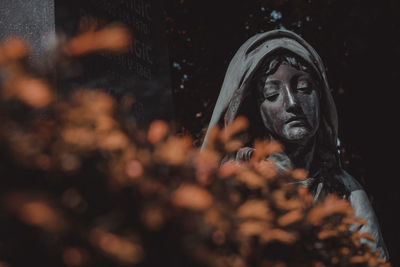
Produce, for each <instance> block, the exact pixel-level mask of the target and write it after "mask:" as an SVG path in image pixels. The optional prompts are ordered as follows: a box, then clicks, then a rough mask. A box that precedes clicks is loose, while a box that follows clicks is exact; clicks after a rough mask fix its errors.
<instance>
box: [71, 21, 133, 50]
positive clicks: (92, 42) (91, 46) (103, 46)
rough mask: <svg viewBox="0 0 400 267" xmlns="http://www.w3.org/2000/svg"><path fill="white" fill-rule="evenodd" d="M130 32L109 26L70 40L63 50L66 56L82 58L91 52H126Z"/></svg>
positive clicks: (126, 29) (122, 27)
mask: <svg viewBox="0 0 400 267" xmlns="http://www.w3.org/2000/svg"><path fill="white" fill-rule="evenodd" d="M131 43H132V39H131V33H130V30H129V29H128V28H126V27H124V26H121V25H111V26H108V27H105V28H103V29H101V30H98V31H93V30H92V31H88V32H85V33H82V34H80V35H78V36H77V37H75V38H73V39H72V40H70V41H69V42H68V43H67V44H66V45H65V48H64V51H65V53H66V54H67V55H68V56H82V55H85V54H87V53H91V52H98V51H111V52H126V51H128V49H129V47H130V46H131Z"/></svg>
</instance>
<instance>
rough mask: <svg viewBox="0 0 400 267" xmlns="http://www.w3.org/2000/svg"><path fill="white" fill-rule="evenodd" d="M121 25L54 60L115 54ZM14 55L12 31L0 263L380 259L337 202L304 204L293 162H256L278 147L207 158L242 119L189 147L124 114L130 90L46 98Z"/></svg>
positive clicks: (37, 79) (2, 112)
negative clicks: (283, 169) (239, 158)
mask: <svg viewBox="0 0 400 267" xmlns="http://www.w3.org/2000/svg"><path fill="white" fill-rule="evenodd" d="M105 33H107V34H111V36H112V37H113V40H117V41H118V42H120V43H118V42H117V44H116V43H114V42H112V43H110V42H109V40H108V38H105V37H104V36H105V35H106V34H105ZM119 34H122V35H121V36H120V35H119ZM123 34H124V31H123V29H115V28H113V29H106V31H100V32H97V33H90V34H87V33H86V34H84V35H82V36H78V37H76V38H75V39H73V40H71V41H68V42H67V43H66V44H63V45H62V47H61V49H60V51H59V53H60V54H61V56H59V57H57V58H58V59H63V60H67V59H66V57H67V55H70V56H79V55H82V54H84V53H88V52H94V51H98V50H104V49H111V50H112V51H115V50H119V49H122V50H123V48H124V47H125V45H124V44H125V42H128V41H129V38H125V37H124V36H123ZM80 42H81V43H80ZM27 54H28V48H27V46H26V45H25V44H24V43H23V42H22V41H21V40H18V39H13V40H9V41H8V42H6V43H4V44H2V45H1V46H0V64H1V65H0V70H1V80H2V84H1V95H0V96H1V99H0V101H1V105H0V121H1V124H0V145H1V150H0V266H12V267H14V266H96V267H97V266H132V265H135V266H237V267H242V266H243V267H245V266H380V265H381V266H384V265H385V263H384V262H383V260H382V259H380V258H379V257H378V255H377V253H374V252H372V251H371V250H370V248H369V247H368V246H367V245H365V244H362V243H360V238H366V239H371V238H372V237H371V236H370V235H368V234H360V233H359V232H357V231H355V232H350V231H349V230H348V228H349V226H350V225H352V224H354V223H358V224H360V225H361V224H363V223H365V222H363V221H362V220H360V219H357V218H354V217H353V210H352V208H351V207H350V205H349V203H348V202H347V201H345V200H342V199H338V198H337V197H336V196H334V195H332V196H329V197H328V198H327V199H326V200H325V202H323V203H318V204H315V205H314V204H313V202H312V198H311V196H310V194H309V193H308V192H307V190H306V189H305V188H302V187H298V186H296V185H295V184H294V183H292V182H293V181H296V180H301V179H304V178H305V176H306V174H305V173H304V171H302V170H293V171H292V172H287V173H284V174H279V175H277V172H276V169H275V166H274V165H273V164H271V163H270V162H268V161H266V160H264V159H265V158H266V156H268V154H269V153H274V152H277V151H279V150H280V149H281V147H280V146H279V144H277V143H274V142H268V141H262V142H261V141H260V142H258V143H257V144H256V149H257V148H258V149H257V151H258V152H257V153H254V157H253V158H252V159H251V161H250V162H247V163H244V162H230V161H228V162H227V163H225V164H223V165H222V166H220V162H221V157H222V155H225V154H226V153H229V152H232V151H235V150H237V149H238V148H239V147H240V146H241V144H240V143H239V142H238V141H237V140H236V139H235V136H236V134H237V133H239V132H240V131H242V130H243V129H244V128H246V126H247V122H246V120H245V119H243V118H240V119H238V120H237V121H235V122H234V123H233V124H232V125H231V126H230V127H228V128H227V129H224V130H219V129H214V131H213V134H212V135H211V136H210V143H209V146H208V147H207V148H206V149H205V150H203V151H199V150H198V149H197V148H193V146H192V139H191V138H190V137H188V136H177V135H174V134H173V133H172V132H171V130H170V127H169V126H168V125H167V124H166V123H164V122H162V121H155V122H153V123H152V124H151V126H150V127H149V129H147V130H143V129H136V128H135V127H134V125H130V124H129V123H127V121H129V118H128V117H129V115H127V114H129V113H128V112H127V111H128V110H129V103H132V100H129V99H125V100H124V99H123V101H122V103H123V104H117V103H116V102H115V101H114V100H113V99H112V98H111V97H110V96H108V95H107V94H105V93H103V92H101V91H93V90H92V91H89V90H84V89H81V90H77V91H76V92H75V93H73V94H72V97H71V98H70V99H60V98H58V99H56V98H55V93H54V89H53V87H52V86H51V84H52V82H51V79H50V78H49V79H46V77H52V75H50V73H47V74H46V75H42V76H40V75H39V74H38V73H37V72H35V71H34V70H33V71H32V69H30V68H28V67H27V60H26V59H27V58H26V57H27ZM57 63H58V64H61V63H62V62H57ZM386 265H388V264H386Z"/></svg>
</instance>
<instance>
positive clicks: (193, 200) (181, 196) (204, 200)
mask: <svg viewBox="0 0 400 267" xmlns="http://www.w3.org/2000/svg"><path fill="white" fill-rule="evenodd" d="M212 202H213V199H212V196H211V194H210V193H209V192H208V191H207V190H205V189H203V188H201V187H200V186H197V185H193V184H182V185H181V186H180V187H179V188H178V189H177V190H176V191H175V192H174V193H173V195H172V203H173V204H175V205H176V206H178V207H182V208H188V209H192V210H205V209H207V208H208V207H210V205H211V204H212Z"/></svg>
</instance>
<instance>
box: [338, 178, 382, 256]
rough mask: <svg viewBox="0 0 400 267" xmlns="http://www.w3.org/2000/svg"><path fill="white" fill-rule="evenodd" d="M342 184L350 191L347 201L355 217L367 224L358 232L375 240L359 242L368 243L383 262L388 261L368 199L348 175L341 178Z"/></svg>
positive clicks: (355, 226) (359, 186)
mask: <svg viewBox="0 0 400 267" xmlns="http://www.w3.org/2000/svg"><path fill="white" fill-rule="evenodd" d="M343 182H344V184H345V185H346V187H347V188H348V189H350V192H351V193H350V196H349V201H350V203H351V205H352V207H353V209H354V212H355V216H356V217H360V218H363V219H365V220H366V221H367V222H368V224H366V225H363V226H362V227H361V228H360V232H361V233H364V232H368V233H370V234H371V235H372V236H373V237H374V238H375V240H376V242H372V241H369V240H366V239H362V240H361V241H362V242H364V243H368V244H369V245H370V246H371V247H372V248H373V249H374V250H377V251H379V252H380V254H381V257H382V258H384V259H385V260H389V253H388V251H387V248H386V246H385V242H384V241H383V237H382V233H381V230H380V227H379V223H378V219H377V217H376V215H375V212H374V210H373V208H372V205H371V203H370V201H369V199H368V196H367V194H366V192H365V191H364V189H363V188H362V186H361V185H360V184H359V183H358V182H357V181H356V180H355V179H354V178H353V177H352V176H350V175H349V174H348V173H346V172H345V174H344V176H343ZM357 227H358V225H353V226H352V227H351V228H350V229H351V230H355V229H356V228H357Z"/></svg>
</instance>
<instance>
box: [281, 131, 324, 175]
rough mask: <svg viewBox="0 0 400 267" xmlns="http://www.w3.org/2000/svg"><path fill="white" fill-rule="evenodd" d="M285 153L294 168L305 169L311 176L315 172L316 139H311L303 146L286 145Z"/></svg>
mask: <svg viewBox="0 0 400 267" xmlns="http://www.w3.org/2000/svg"><path fill="white" fill-rule="evenodd" d="M284 146H285V153H286V154H287V156H288V158H289V159H290V161H291V163H292V166H293V167H294V168H301V169H305V170H306V171H307V172H308V173H309V174H310V175H313V173H314V172H315V170H313V169H312V161H313V158H314V156H315V147H316V138H315V137H314V138H310V140H308V141H307V142H305V143H303V144H293V143H287V144H284Z"/></svg>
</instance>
